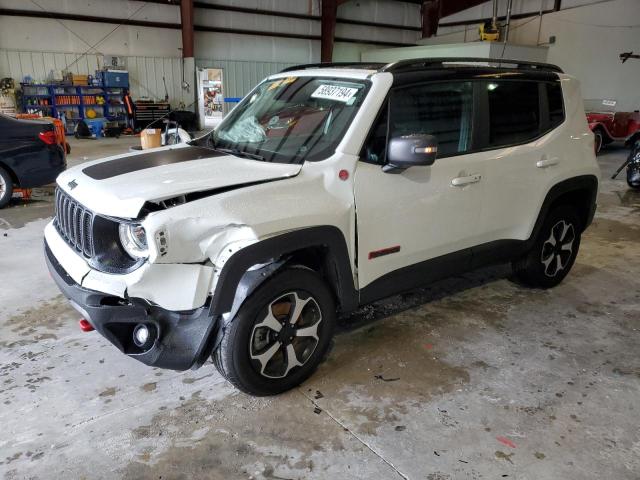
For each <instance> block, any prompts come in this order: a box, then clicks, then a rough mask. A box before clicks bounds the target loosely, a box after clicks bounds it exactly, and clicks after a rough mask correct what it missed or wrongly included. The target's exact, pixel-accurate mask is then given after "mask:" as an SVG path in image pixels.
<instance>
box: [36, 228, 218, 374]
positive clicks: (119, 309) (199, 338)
mask: <svg viewBox="0 0 640 480" xmlns="http://www.w3.org/2000/svg"><path fill="white" fill-rule="evenodd" d="M45 258H46V262H47V267H48V268H49V272H50V273H51V276H52V278H53V279H54V281H55V282H56V284H57V285H58V287H59V288H60V290H61V291H62V293H63V294H64V295H65V297H67V298H68V299H69V301H70V302H71V304H72V305H73V307H74V308H75V309H76V310H78V312H80V313H81V314H82V315H84V317H85V319H86V320H88V321H89V323H91V325H92V326H93V327H94V328H95V329H96V330H97V331H98V332H99V333H100V334H102V335H103V336H104V337H105V338H106V339H107V340H109V341H110V342H111V343H113V344H114V345H115V346H116V347H118V349H119V350H120V351H122V352H123V353H125V354H127V355H128V356H130V357H132V358H135V359H136V360H139V361H140V362H142V363H144V364H146V365H149V366H153V367H160V368H168V369H172V370H187V369H189V368H198V367H199V366H201V365H202V364H203V363H204V362H205V361H206V359H207V357H208V356H209V355H210V353H211V350H212V348H213V342H214V341H215V337H216V335H215V330H216V326H217V321H216V320H217V319H215V318H214V317H213V316H212V314H211V308H210V304H209V301H207V302H206V303H205V304H204V305H203V306H202V307H199V308H196V309H193V310H189V311H171V310H167V309H164V308H161V307H159V306H156V305H152V304H149V302H147V301H145V300H143V299H139V298H130V299H126V300H125V299H123V298H120V297H117V296H113V295H109V294H105V293H101V292H98V291H95V290H90V289H88V288H85V287H82V286H81V285H79V284H78V283H77V282H76V281H75V280H74V279H73V278H72V277H71V276H70V275H69V274H68V273H67V272H66V271H65V269H64V268H63V267H62V265H60V263H59V262H58V261H57V260H56V258H55V256H54V255H53V253H52V252H51V249H50V248H49V246H48V244H47V242H46V241H45ZM141 324H142V325H145V326H150V327H151V328H150V329H149V330H150V331H151V332H153V335H154V338H153V339H152V340H151V342H149V343H150V346H149V347H146V348H144V349H143V348H141V347H139V346H138V345H136V343H135V342H134V339H133V332H134V329H135V328H136V326H138V325H141Z"/></svg>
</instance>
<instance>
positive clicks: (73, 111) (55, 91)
mask: <svg viewBox="0 0 640 480" xmlns="http://www.w3.org/2000/svg"><path fill="white" fill-rule="evenodd" d="M21 85H22V92H23V95H22V108H23V110H24V112H25V113H38V114H39V113H41V112H42V115H43V116H50V117H54V118H60V117H61V115H64V116H65V117H66V121H67V133H73V129H74V127H75V124H76V123H77V122H78V121H80V120H86V119H89V120H91V118H89V117H88V116H87V112H88V111H89V110H93V111H94V112H95V113H96V116H95V117H94V119H95V118H98V119H99V118H104V119H105V120H106V121H109V122H118V123H123V124H124V123H125V122H126V119H127V117H126V112H125V105H124V98H123V97H124V94H125V90H126V88H125V87H102V86H98V85H61V84H29V83H22V84H21ZM100 99H103V100H104V102H103V103H100V102H101V100H100Z"/></svg>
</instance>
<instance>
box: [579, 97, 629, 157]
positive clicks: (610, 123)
mask: <svg viewBox="0 0 640 480" xmlns="http://www.w3.org/2000/svg"><path fill="white" fill-rule="evenodd" d="M615 106H616V101H615V100H585V110H586V112H587V121H588V122H589V128H591V131H592V132H593V133H594V135H595V142H594V148H595V150H596V155H597V154H598V153H599V152H600V150H601V149H602V147H603V146H604V145H608V144H610V143H611V142H624V143H625V144H626V145H632V144H633V143H634V142H635V141H636V140H640V111H638V110H636V111H634V112H616V111H615Z"/></svg>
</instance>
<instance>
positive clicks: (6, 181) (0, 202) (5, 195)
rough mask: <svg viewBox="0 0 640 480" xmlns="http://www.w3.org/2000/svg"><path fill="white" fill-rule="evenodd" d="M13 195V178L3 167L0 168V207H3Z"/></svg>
mask: <svg viewBox="0 0 640 480" xmlns="http://www.w3.org/2000/svg"><path fill="white" fill-rule="evenodd" d="M12 195H13V179H12V178H11V175H9V173H7V171H6V170H5V169H3V168H0V208H4V207H6V206H7V204H8V203H9V200H11V196H12Z"/></svg>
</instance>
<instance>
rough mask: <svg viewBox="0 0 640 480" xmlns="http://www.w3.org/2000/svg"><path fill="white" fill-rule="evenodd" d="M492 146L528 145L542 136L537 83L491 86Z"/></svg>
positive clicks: (489, 83)
mask: <svg viewBox="0 0 640 480" xmlns="http://www.w3.org/2000/svg"><path fill="white" fill-rule="evenodd" d="M486 85H487V94H488V97H489V146H490V147H492V148H495V147H501V146H506V145H514V144H518V143H526V142H528V141H530V140H533V139H534V138H536V137H537V136H538V135H539V134H540V100H539V93H538V92H539V90H538V82H528V81H496V82H488V83H487V84H486Z"/></svg>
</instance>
